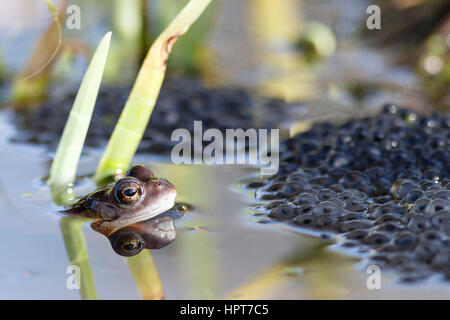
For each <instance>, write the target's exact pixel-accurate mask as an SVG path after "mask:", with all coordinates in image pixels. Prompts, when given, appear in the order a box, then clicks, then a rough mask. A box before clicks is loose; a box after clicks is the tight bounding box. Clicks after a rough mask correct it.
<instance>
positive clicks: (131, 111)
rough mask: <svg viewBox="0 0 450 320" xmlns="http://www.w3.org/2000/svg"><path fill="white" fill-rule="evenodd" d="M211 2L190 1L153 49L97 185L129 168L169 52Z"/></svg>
mask: <svg viewBox="0 0 450 320" xmlns="http://www.w3.org/2000/svg"><path fill="white" fill-rule="evenodd" d="M210 2H211V0H191V1H190V2H189V3H188V4H187V5H186V6H185V7H184V8H183V10H182V11H181V12H180V13H179V14H178V15H177V16H176V17H175V19H174V20H173V21H172V22H171V23H170V24H169V26H168V27H167V28H166V29H165V30H164V31H163V32H162V33H161V35H160V36H159V37H158V38H157V39H156V40H155V42H154V43H153V45H152V46H151V48H150V50H149V52H148V54H147V56H146V58H145V60H144V63H143V65H142V67H141V69H140V71H139V74H138V76H137V78H136V82H135V83H134V86H133V89H132V90H131V93H130V96H129V98H128V100H127V102H126V104H125V107H124V109H123V111H122V114H121V115H120V118H119V121H118V123H117V125H116V127H115V128H114V132H113V133H112V136H111V139H110V140H109V142H108V146H107V147H106V150H105V153H104V154H103V157H102V159H101V161H100V164H99V166H98V168H97V172H96V174H95V177H94V179H95V180H96V181H97V182H98V181H101V180H102V179H104V178H105V177H107V176H111V175H114V174H117V173H122V172H124V171H126V169H127V168H128V166H129V164H130V162H131V159H132V157H133V156H134V154H135V152H136V150H137V147H138V145H139V143H140V141H141V139H142V136H143V134H144V131H145V128H146V127H147V124H148V121H149V119H150V116H151V114H152V111H153V108H154V106H155V103H156V99H157V98H158V95H159V91H160V89H161V85H162V82H163V80H164V76H165V72H166V64H167V59H168V58H169V54H170V51H171V50H172V47H173V45H174V43H175V42H176V40H177V39H178V37H180V36H181V35H183V34H184V33H186V32H187V30H188V29H189V27H190V26H191V25H192V24H193V23H194V22H195V21H196V20H197V18H198V17H199V16H200V15H201V14H202V12H203V11H204V10H205V9H206V7H207V6H208V4H209V3H210Z"/></svg>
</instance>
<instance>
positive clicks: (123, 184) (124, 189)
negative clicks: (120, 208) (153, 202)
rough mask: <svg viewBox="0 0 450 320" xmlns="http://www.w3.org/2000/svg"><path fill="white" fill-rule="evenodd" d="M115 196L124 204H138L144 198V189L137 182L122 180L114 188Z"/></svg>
mask: <svg viewBox="0 0 450 320" xmlns="http://www.w3.org/2000/svg"><path fill="white" fill-rule="evenodd" d="M114 196H115V198H116V199H117V201H118V202H119V203H122V204H132V203H136V202H137V201H139V199H140V198H141V196H142V188H141V186H140V184H139V183H137V182H135V181H128V180H121V181H118V182H117V183H116V185H115V186H114Z"/></svg>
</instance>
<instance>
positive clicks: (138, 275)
mask: <svg viewBox="0 0 450 320" xmlns="http://www.w3.org/2000/svg"><path fill="white" fill-rule="evenodd" d="M127 262H128V267H129V268H130V271H131V274H132V275H133V279H134V281H135V282H136V285H137V287H138V289H139V293H140V294H141V297H142V299H144V300H162V299H164V290H163V286H162V283H161V279H160V278H159V274H158V269H157V268H156V264H155V260H154V259H153V255H152V252H151V251H150V250H144V251H141V252H140V253H139V254H137V255H135V256H133V257H128V258H127Z"/></svg>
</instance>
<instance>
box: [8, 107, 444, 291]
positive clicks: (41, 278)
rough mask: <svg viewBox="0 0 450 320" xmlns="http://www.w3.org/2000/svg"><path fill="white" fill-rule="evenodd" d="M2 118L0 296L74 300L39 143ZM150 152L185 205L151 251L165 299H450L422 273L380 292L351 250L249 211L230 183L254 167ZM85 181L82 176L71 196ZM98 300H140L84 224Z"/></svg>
mask: <svg viewBox="0 0 450 320" xmlns="http://www.w3.org/2000/svg"><path fill="white" fill-rule="evenodd" d="M11 116H12V114H10V113H9V112H7V111H3V112H1V113H0V132H2V133H3V134H2V135H1V138H0V148H1V150H2V152H1V153H0V162H1V163H2V164H3V165H2V166H1V168H0V230H1V233H0V249H1V252H2V257H1V259H0V283H1V286H0V298H2V299H38V298H39V299H79V298H80V293H79V291H78V290H70V289H68V288H67V287H66V281H67V278H68V277H69V274H67V273H66V271H67V268H68V266H69V265H70V262H69V258H68V255H67V252H66V249H65V245H64V239H63V236H62V233H61V229H60V220H61V218H62V217H63V216H62V215H61V214H59V213H58V212H57V211H58V210H59V209H60V208H59V207H57V206H55V205H54V204H53V202H52V200H51V195H50V190H49V189H48V187H46V186H45V185H44V184H43V182H42V178H43V177H45V176H46V175H47V174H48V170H49V160H50V159H51V154H50V153H49V151H48V150H47V149H46V148H45V147H41V146H31V145H24V144H12V143H10V142H9V138H10V137H11V136H12V135H13V134H14V130H15V129H14V127H13V126H11V124H10V123H11ZM100 151H101V150H95V149H91V150H87V151H86V152H85V154H84V156H83V157H82V159H81V162H80V169H79V174H80V175H85V174H87V175H89V174H92V173H93V172H94V170H95V168H96V164H97V163H98V159H99V157H100V155H101V152H100ZM165 160H167V159H164V158H161V157H158V156H154V155H139V156H137V157H135V159H134V162H135V163H144V164H146V165H148V166H149V167H150V168H151V169H152V170H153V171H154V172H155V173H156V174H157V175H159V176H162V177H165V178H167V179H168V180H169V181H170V182H172V183H173V184H174V185H175V186H176V187H177V190H178V197H177V201H183V202H187V203H189V204H191V205H192V206H193V210H192V211H190V212H188V213H187V214H186V215H185V216H184V217H183V218H181V219H179V220H176V226H177V231H178V235H177V239H176V240H175V242H174V243H172V244H171V245H169V246H168V247H165V248H163V249H160V250H153V252H152V254H153V257H154V259H155V262H156V266H157V269H158V272H159V275H160V278H161V281H162V284H163V288H164V293H165V297H166V299H211V298H250V299H258V298H261V299H268V298H272V299H311V298H343V299H347V298H348V299H350V298H364V299H365V298H367V299H378V298H388V299H389V298H450V287H449V286H448V285H447V284H440V283H438V282H436V281H435V280H433V279H431V280H429V281H427V282H425V283H421V284H414V285H405V284H399V283H397V282H396V281H395V278H394V277H393V276H392V275H390V274H384V273H383V274H382V283H381V288H382V289H381V290H369V289H367V286H366V281H367V278H368V277H369V276H370V275H369V274H367V273H366V272H365V269H364V267H363V266H364V263H362V262H361V259H360V257H358V254H357V253H356V252H352V251H347V250H346V251H344V250H342V249H339V248H338V247H336V245H333V243H332V242H331V241H329V240H323V239H321V238H320V237H317V236H314V235H308V234H307V233H303V232H299V230H288V229H285V228H283V227H281V226H277V225H276V224H275V225H274V224H260V223H258V218H257V217H254V216H252V215H251V212H250V210H249V205H251V204H252V203H253V202H254V201H253V199H252V197H251V194H250V193H249V192H246V191H243V190H242V189H240V188H239V181H240V180H242V179H243V177H246V176H251V175H253V174H256V170H255V168H251V167H247V166H187V165H186V166H177V165H173V164H170V163H167V161H165ZM93 188H94V185H93V183H92V182H91V181H90V180H89V179H82V180H81V181H80V183H79V184H78V185H77V187H76V192H77V195H80V196H81V195H83V194H84V193H87V192H88V191H90V190H92V189H93ZM84 236H85V239H86V245H87V250H88V254H89V261H90V264H91V268H92V270H93V275H94V279H95V286H96V289H97V292H98V297H99V298H101V299H140V298H141V296H140V294H139V290H138V289H137V286H136V283H135V282H134V280H133V277H132V274H131V273H130V270H129V268H128V264H127V263H126V260H125V259H124V258H123V257H121V256H119V255H117V254H115V253H114V251H113V250H112V249H111V246H110V243H109V241H108V239H107V238H105V237H104V236H102V235H101V234H99V233H96V232H94V231H93V230H92V229H91V228H90V226H89V225H88V224H86V225H85V226H84Z"/></svg>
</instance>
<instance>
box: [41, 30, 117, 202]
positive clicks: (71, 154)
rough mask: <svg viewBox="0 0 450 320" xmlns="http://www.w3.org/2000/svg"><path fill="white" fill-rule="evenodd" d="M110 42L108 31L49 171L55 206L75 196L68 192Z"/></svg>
mask: <svg viewBox="0 0 450 320" xmlns="http://www.w3.org/2000/svg"><path fill="white" fill-rule="evenodd" d="M110 40H111V32H108V33H107V34H106V35H105V36H104V37H103V39H102V40H101V42H100V44H99V46H98V48H97V50H96V51H95V53H94V56H93V58H92V61H91V63H90V64H89V67H88V69H87V71H86V74H85V75H84V78H83V81H82V82H81V86H80V89H79V90H78V93H77V96H76V98H75V101H74V104H73V107H72V110H71V111H70V114H69V118H68V119H67V123H66V125H65V127H64V132H63V134H62V137H61V140H60V141H59V144H58V148H57V150H56V155H55V159H54V160H53V163H52V166H51V168H50V176H49V179H48V181H47V183H48V184H49V185H50V187H51V189H52V195H53V199H54V201H55V203H56V204H58V205H64V204H66V203H67V202H70V200H71V199H73V197H74V194H73V192H70V190H71V186H72V184H73V182H74V181H75V177H76V170H77V166H78V161H79V159H80V155H81V150H82V149H83V145H84V141H85V139H86V134H87V131H88V128H89V123H90V121H91V117H92V112H93V111H94V105H95V101H96V99H97V95H98V90H99V87H100V82H101V79H102V75H103V70H104V68H105V63H106V57H107V55H108V49H109V43H110Z"/></svg>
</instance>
